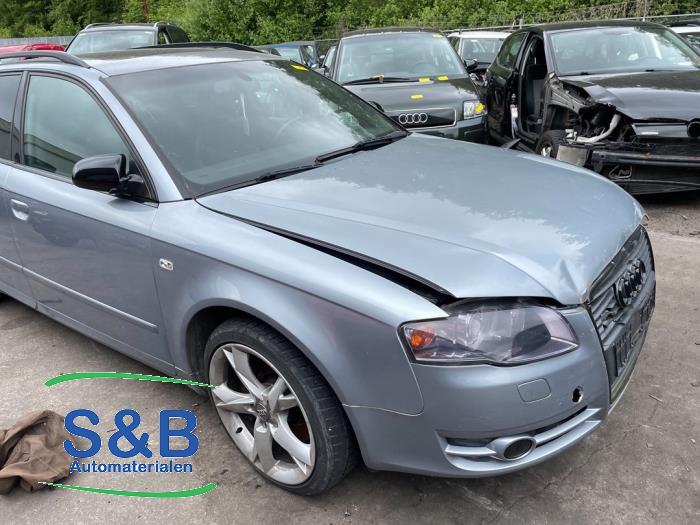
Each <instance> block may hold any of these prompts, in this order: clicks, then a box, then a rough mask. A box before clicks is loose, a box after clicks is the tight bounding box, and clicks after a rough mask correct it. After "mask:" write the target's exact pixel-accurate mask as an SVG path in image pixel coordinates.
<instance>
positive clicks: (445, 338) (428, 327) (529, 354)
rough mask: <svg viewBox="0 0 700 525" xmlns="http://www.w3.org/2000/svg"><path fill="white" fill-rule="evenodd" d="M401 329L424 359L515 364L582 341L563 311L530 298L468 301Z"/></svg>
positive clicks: (559, 351)
mask: <svg viewBox="0 0 700 525" xmlns="http://www.w3.org/2000/svg"><path fill="white" fill-rule="evenodd" d="M401 333H402V335H403V337H404V339H405V341H406V343H407V345H408V348H409V349H410V350H411V352H412V353H413V356H414V358H415V360H416V361H418V362H420V363H434V364H441V363H443V364H444V363H447V364H469V363H472V364H473V363H491V364H500V365H516V364H522V363H527V362H530V361H538V360H541V359H544V358H548V357H553V356H556V355H560V354H563V353H565V352H569V351H571V350H573V349H575V348H577V347H578V338H577V337H576V334H574V332H573V330H572V328H571V326H570V325H569V323H568V322H567V321H566V319H564V317H563V316H562V315H561V314H559V313H558V312H557V311H555V310H553V309H552V308H548V307H545V306H539V305H535V304H527V303H510V304H505V305H504V304H501V305H493V304H492V305H483V304H482V305H477V306H464V307H462V308H460V309H458V310H457V311H455V312H454V313H453V314H452V315H451V316H450V317H448V318H446V319H439V320H435V321H418V322H413V323H407V324H405V325H403V326H402V327H401Z"/></svg>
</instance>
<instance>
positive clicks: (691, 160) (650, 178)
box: [591, 145, 700, 195]
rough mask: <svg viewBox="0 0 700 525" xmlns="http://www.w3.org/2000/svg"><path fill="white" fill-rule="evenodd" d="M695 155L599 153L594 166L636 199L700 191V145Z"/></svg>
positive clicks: (593, 157)
mask: <svg viewBox="0 0 700 525" xmlns="http://www.w3.org/2000/svg"><path fill="white" fill-rule="evenodd" d="M698 150H699V151H698V153H699V154H695V155H687V154H681V155H673V154H665V153H659V154H656V153H642V152H628V151H605V150H602V151H596V150H594V151H593V152H592V153H591V164H592V166H593V169H594V170H595V171H597V172H598V173H602V174H604V175H607V176H608V177H609V178H610V179H611V180H613V181H614V182H616V183H618V184H619V185H620V186H622V187H623V188H624V189H626V190H627V191H629V192H630V193H633V194H635V195H640V194H644V193H667V192H675V191H692V190H700V145H698Z"/></svg>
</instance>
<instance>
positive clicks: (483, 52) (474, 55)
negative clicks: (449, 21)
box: [447, 31, 510, 76]
mask: <svg viewBox="0 0 700 525" xmlns="http://www.w3.org/2000/svg"><path fill="white" fill-rule="evenodd" d="M509 34H510V33H505V32H501V31H461V32H456V33H451V34H449V35H448V36H447V38H448V39H449V41H450V44H452V47H454V48H455V49H456V50H457V54H458V55H459V56H460V57H461V58H462V60H476V62H477V63H478V67H477V68H476V73H478V74H479V75H480V76H481V75H483V73H484V72H485V71H486V69H487V68H488V67H489V66H490V65H491V62H493V59H494V58H496V55H497V54H498V51H499V49H501V44H502V43H503V41H504V40H505V39H506V37H507V36H508V35H509Z"/></svg>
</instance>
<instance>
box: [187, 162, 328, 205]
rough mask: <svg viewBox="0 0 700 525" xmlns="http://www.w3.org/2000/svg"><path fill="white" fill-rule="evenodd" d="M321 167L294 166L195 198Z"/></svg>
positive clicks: (198, 196)
mask: <svg viewBox="0 0 700 525" xmlns="http://www.w3.org/2000/svg"><path fill="white" fill-rule="evenodd" d="M320 165H321V164H320V163H318V162H314V163H313V164H304V165H302V166H294V167H293V168H285V169H282V170H276V171H271V172H269V173H265V174H264V175H260V176H259V177H255V178H254V179H248V180H244V181H242V182H238V183H236V184H230V185H228V186H224V187H222V188H217V189H215V190H211V191H207V192H204V193H201V194H199V195H197V196H196V197H195V199H199V198H201V197H206V196H207V195H213V194H216V193H223V192H225V191H231V190H239V189H241V188H246V187H248V186H254V185H256V184H261V183H263V182H270V181H272V180H277V179H281V178H283V177H287V176H289V175H295V174H297V173H303V172H304V171H309V170H312V169H314V168H318V167H319V166H320Z"/></svg>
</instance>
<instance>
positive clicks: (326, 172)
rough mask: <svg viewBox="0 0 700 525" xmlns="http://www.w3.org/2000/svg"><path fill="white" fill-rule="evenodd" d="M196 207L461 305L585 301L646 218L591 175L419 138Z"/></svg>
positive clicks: (535, 160) (504, 153)
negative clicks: (367, 265)
mask: <svg viewBox="0 0 700 525" xmlns="http://www.w3.org/2000/svg"><path fill="white" fill-rule="evenodd" d="M198 202H199V203H200V204H201V205H203V206H205V207H206V208H209V209H210V210H213V211H216V212H219V213H223V214H226V215H228V216H231V217H234V218H239V219H243V220H246V221H249V222H252V223H256V224H257V225H260V226H262V227H266V228H270V229H273V231H274V230H278V231H279V232H280V233H283V234H286V233H284V232H288V233H290V234H292V235H291V236H292V237H299V238H300V239H301V240H302V241H303V242H305V243H307V244H311V245H313V244H314V243H319V246H320V247H323V249H325V250H327V249H328V248H329V247H336V248H338V249H339V250H341V251H342V252H345V253H346V254H347V253H351V254H355V255H358V256H359V257H360V258H364V259H366V260H371V261H373V262H378V263H380V264H384V265H387V266H389V267H391V268H392V269H400V270H401V271H402V272H405V273H407V274H410V275H411V276H414V277H417V278H419V279H421V280H423V281H424V282H428V283H432V286H433V287H434V288H436V289H439V290H440V291H442V292H445V293H448V294H451V295H453V296H454V297H457V298H470V297H514V296H519V297H549V298H552V299H555V300H557V301H559V302H560V303H561V304H566V305H572V304H580V303H581V302H582V301H583V300H585V298H586V294H587V291H588V288H589V286H590V285H591V283H592V282H593V280H594V279H595V278H596V276H597V275H598V274H599V273H600V272H601V271H602V269H603V268H604V266H605V265H607V264H608V263H609V261H610V260H611V259H612V258H613V256H614V255H615V254H616V253H617V251H618V250H619V249H620V248H621V246H622V245H623V243H624V242H625V240H626V239H627V238H628V237H629V236H630V235H631V234H632V233H633V232H634V231H635V229H636V228H637V227H638V225H639V223H640V220H641V217H642V215H643V211H642V210H641V208H640V207H639V205H637V204H636V201H634V200H633V199H632V198H631V197H630V196H629V195H627V194H626V193H625V192H624V191H623V190H621V189H620V188H619V187H617V186H616V185H615V184H613V183H611V182H610V181H608V180H606V179H604V178H602V177H600V176H598V175H596V174H594V173H592V172H589V171H587V170H583V169H580V168H576V167H573V166H570V165H567V164H563V163H560V162H557V161H553V160H549V159H544V158H541V157H538V156H534V155H529V154H525V153H519V152H515V151H509V150H505V149H501V148H494V147H489V146H479V145H476V144H469V143H465V142H459V141H453V140H448V139H441V138H433V137H427V136H420V135H411V136H409V137H407V138H405V139H403V140H399V141H398V142H395V143H393V144H391V145H388V146H385V147H383V148H380V149H377V150H373V151H366V152H360V153H357V154H354V155H352V156H347V157H345V158H342V159H339V160H337V161H335V162H333V163H329V164H326V165H324V166H322V167H319V168H316V169H314V170H312V171H307V172H304V173H300V174H297V175H292V176H288V177H286V178H284V179H279V180H276V181H271V182H266V183H262V184H257V185H254V186H249V187H245V188H241V189H237V190H232V191H228V192H223V193H219V194H213V195H209V196H206V197H202V198H200V199H198ZM230 242H232V243H235V239H231V240H230ZM309 271H313V269H311V268H310V269H309Z"/></svg>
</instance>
